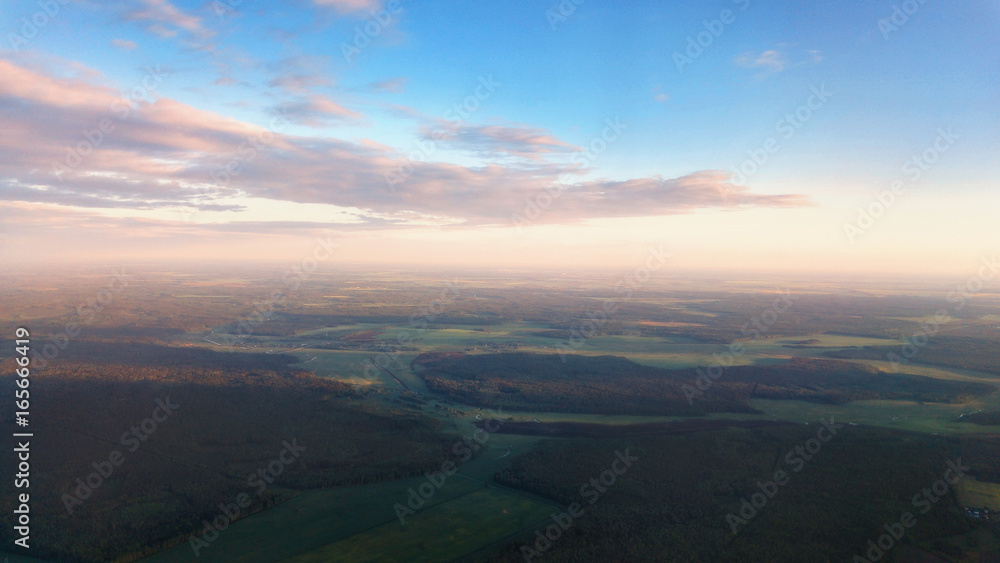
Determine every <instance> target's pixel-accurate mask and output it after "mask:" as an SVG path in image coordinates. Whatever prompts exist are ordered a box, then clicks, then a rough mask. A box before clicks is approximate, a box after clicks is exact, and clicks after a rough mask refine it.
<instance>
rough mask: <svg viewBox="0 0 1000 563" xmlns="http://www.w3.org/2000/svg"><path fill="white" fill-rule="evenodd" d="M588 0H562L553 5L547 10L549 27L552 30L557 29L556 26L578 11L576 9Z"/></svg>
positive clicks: (546, 17)
mask: <svg viewBox="0 0 1000 563" xmlns="http://www.w3.org/2000/svg"><path fill="white" fill-rule="evenodd" d="M586 1H587V0H561V1H560V2H559V3H557V4H556V5H554V6H552V7H551V8H549V9H548V10H545V19H546V20H547V21H548V22H549V27H551V28H552V31H555V30H556V26H557V25H558V24H561V23H563V22H565V21H566V20H568V19H569V17H570V16H572V15H573V14H575V13H576V9H577V8H579V7H580V6H582V5H583V3H584V2H586Z"/></svg>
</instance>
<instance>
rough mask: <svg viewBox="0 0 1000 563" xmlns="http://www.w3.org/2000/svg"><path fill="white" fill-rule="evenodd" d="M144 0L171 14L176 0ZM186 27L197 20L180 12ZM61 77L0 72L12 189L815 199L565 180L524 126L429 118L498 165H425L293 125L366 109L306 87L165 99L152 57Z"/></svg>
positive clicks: (352, 197) (474, 204) (521, 200)
mask: <svg viewBox="0 0 1000 563" xmlns="http://www.w3.org/2000/svg"><path fill="white" fill-rule="evenodd" d="M147 4H148V5H150V6H159V7H160V9H161V12H157V13H158V14H159V15H160V16H161V18H162V17H165V16H163V13H162V9H165V8H164V4H165V3H157V2H147ZM151 9H152V8H151ZM135 17H136V18H139V17H140V16H139V15H136V16H135ZM176 25H178V26H180V27H185V29H187V28H196V26H197V23H196V22H193V21H189V20H185V19H179V20H177V24H176ZM63 74H64V73H60V75H59V76H55V75H50V74H47V73H45V72H42V71H40V70H38V69H35V68H28V67H25V66H20V65H18V64H15V63H13V62H10V61H5V60H2V59H0V75H3V76H5V77H7V79H6V80H4V81H3V82H0V115H2V116H3V120H4V122H5V123H6V131H5V132H6V135H4V136H3V137H0V161H2V162H4V163H5V164H6V166H5V169H6V171H5V172H4V177H3V178H0V181H2V182H3V184H2V185H3V190H2V196H0V197H2V199H4V200H7V201H26V202H44V203H50V204H61V205H66V206H76V207H106V208H134V209H156V208H169V207H179V206H187V207H196V208H198V209H205V210H208V209H214V210H220V209H238V206H234V205H233V204H232V203H231V201H232V198H234V197H239V196H244V197H253V198H268V199H273V200H285V201H290V202H298V203H322V204H330V205H335V206H340V207H343V208H349V209H353V210H355V211H354V212H355V213H356V214H357V215H358V216H359V217H360V218H362V219H363V220H364V221H366V222H368V223H369V224H372V223H375V224H379V225H406V224H413V223H414V222H415V221H419V222H421V223H424V224H426V222H428V221H429V222H431V223H439V224H442V225H456V224H461V225H470V226H471V225H509V224H510V222H511V220H512V217H513V216H517V215H523V214H524V213H525V210H526V209H529V208H530V206H531V202H537V201H539V198H541V199H542V200H544V201H547V200H546V198H550V199H553V202H552V203H551V204H550V205H548V206H547V208H546V210H545V213H542V214H538V216H537V221H539V222H575V221H580V220H584V219H594V218H604V217H632V216H636V217H637V216H654V215H666V214H672V213H685V212H689V211H692V210H695V209H699V208H720V209H738V208H743V207H749V206H760V207H800V206H806V205H809V204H810V202H809V200H808V198H806V197H804V196H800V195H762V194H755V193H753V192H751V191H749V189H747V188H745V187H739V186H735V185H732V184H730V183H729V181H728V176H729V175H728V174H727V173H726V172H722V171H700V172H695V173H692V174H689V175H687V176H684V177H681V178H661V177H650V178H637V179H631V180H627V181H589V182H578V183H575V184H570V185H564V184H561V183H559V178H560V177H561V176H562V177H565V175H566V174H579V173H580V172H581V171H580V170H579V169H577V168H575V167H574V166H571V165H569V164H560V162H559V161H560V158H553V157H559V156H561V155H566V154H569V153H572V152H574V151H576V150H578V148H577V147H574V146H573V145H571V144H569V143H566V142H563V141H561V140H559V139H557V138H556V137H555V136H553V135H551V134H550V133H548V132H546V131H544V130H540V129H537V128H533V127H530V126H525V125H471V124H462V125H455V124H451V125H449V126H448V127H444V128H441V129H438V130H436V131H434V132H433V133H432V132H431V131H430V130H429V129H428V128H424V129H422V130H421V134H422V135H423V136H424V142H435V143H440V145H441V146H443V147H447V148H452V149H461V150H467V151H470V152H473V153H476V154H479V155H481V156H487V157H492V158H496V162H502V164H500V163H495V164H488V165H483V166H461V165H457V164H450V163H445V162H415V161H412V160H410V159H409V158H408V156H407V155H405V154H401V153H396V152H395V151H393V150H392V149H389V148H387V147H385V146H382V145H379V144H378V143H375V142H370V141H362V142H352V141H346V140H340V139H335V138H329V137H306V136H296V135H291V134H286V133H285V130H286V129H287V126H288V124H289V123H290V122H291V123H304V124H307V125H317V126H319V125H322V124H323V122H324V121H325V120H342V119H357V118H360V117H361V115H360V114H358V113H357V112H355V111H354V110H351V109H348V108H346V107H344V106H342V105H340V104H338V103H336V102H334V101H333V100H330V99H328V98H325V97H322V96H318V95H305V94H303V95H302V96H301V98H300V101H299V102H297V103H293V104H288V105H285V106H282V107H281V108H280V109H281V112H280V113H278V114H276V115H275V116H274V117H273V118H271V119H269V120H267V121H266V122H264V123H260V124H251V123H247V122H244V121H239V120H235V119H232V118H229V117H225V116H222V115H219V114H216V113H212V112H208V111H204V110H200V109H197V108H194V107H191V106H189V105H185V104H183V103H180V102H178V101H175V100H172V99H169V98H165V97H160V98H157V97H156V96H155V91H156V87H157V85H158V84H159V83H160V81H162V80H168V79H169V78H164V77H163V76H160V75H158V73H157V71H156V70H155V69H151V70H150V74H149V76H147V77H146V79H144V80H143V82H142V83H141V84H138V85H136V88H135V89H129V90H127V91H129V92H132V94H130V95H129V96H128V97H123V96H122V95H121V94H119V93H117V92H115V91H113V90H111V89H109V88H107V87H105V86H101V85H99V84H96V83H95V82H93V80H94V78H93V77H92V76H93V74H94V73H92V72H82V73H81V72H78V73H77V76H76V77H65V76H63ZM83 75H86V76H88V78H87V79H84V78H81V77H80V76H83ZM135 92H142V93H143V95H141V96H135V95H134V93H135ZM314 120H320V121H317V122H315V123H314V122H313V121H314ZM562 160H565V159H562ZM573 177H579V176H573ZM393 178H395V180H396V181H390V179H393ZM553 195H555V196H556V197H555V198H552V196H553Z"/></svg>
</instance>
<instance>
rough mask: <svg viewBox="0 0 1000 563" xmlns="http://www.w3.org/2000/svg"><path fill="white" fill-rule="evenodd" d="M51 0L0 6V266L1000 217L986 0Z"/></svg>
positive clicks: (857, 260) (711, 254)
mask: <svg viewBox="0 0 1000 563" xmlns="http://www.w3.org/2000/svg"><path fill="white" fill-rule="evenodd" d="M54 5H57V8H56V9H55V12H54V13H51V14H45V13H44V12H43V11H42V9H41V8H40V5H39V4H38V3H37V2H35V1H28V0H24V1H22V0H15V1H11V2H7V3H6V4H5V7H4V10H3V16H4V17H3V19H2V21H3V28H2V32H3V33H2V34H0V123H2V126H3V130H4V133H5V134H4V135H3V136H0V259H2V260H3V261H4V262H5V263H8V264H15V263H21V264H27V265H31V264H56V263H63V262H77V261H83V262H95V261H100V262H115V261H130V260H149V259H152V258H156V259H164V260H199V261H205V260H219V261H235V260H275V261H280V260H293V261H294V260H297V259H299V258H301V257H302V256H306V255H308V254H310V253H311V252H313V250H314V248H315V247H316V245H317V242H316V241H317V240H335V241H336V242H337V244H338V245H339V246H338V247H337V250H336V252H335V253H334V257H333V258H332V259H331V260H334V261H342V262H345V263H370V264H391V265H392V264H394V265H402V266H405V265H408V264H431V263H432V264H438V263H440V264H451V265H454V266H498V265H500V266H509V267H523V268H532V267H553V266H555V267H559V266H567V267H568V266H574V267H578V266H583V267H595V268H596V267H602V268H614V267H621V268H632V267H635V266H636V265H638V264H641V262H642V260H644V259H645V256H646V255H647V253H648V252H649V250H648V249H649V248H650V247H653V248H661V247H662V248H664V249H665V250H666V251H668V252H670V253H671V254H672V258H671V262H670V265H671V268H674V269H678V270H691V269H708V270H745V271H775V272H802V273H822V272H861V273H868V274H880V275H882V274H905V273H920V274H934V275H938V276H955V277H956V278H959V279H964V278H965V277H967V276H969V275H972V274H973V273H975V272H976V270H977V268H979V267H980V265H981V263H982V260H983V259H989V258H990V257H992V256H994V255H995V254H996V250H997V247H998V244H997V243H998V242H1000V241H998V234H997V233H998V231H997V229H996V210H997V209H1000V194H998V193H997V191H996V190H995V183H996V178H997V177H998V172H1000V159H998V158H997V157H996V155H997V150H998V148H1000V136H998V135H997V126H998V123H1000V120H998V118H1000V115H998V108H1000V103H998V102H1000V97H998V90H997V89H998V83H997V81H996V70H997V58H996V57H997V55H996V53H997V52H998V49H997V47H1000V40H998V37H1000V35H998V34H997V33H996V22H997V21H998V20H997V18H998V16H1000V3H998V2H996V1H995V0H993V1H985V0H977V1H970V2H965V3H961V4H942V3H935V2H923V3H921V2H917V1H916V0H910V1H908V2H901V3H899V2H897V3H893V2H889V1H884V0H880V1H876V2H870V3H868V2H860V1H855V0H851V1H847V2H839V3H833V4H822V5H811V4H810V5H796V6H793V7H789V6H787V5H781V6H778V5H774V4H769V3H758V2H754V1H752V0H721V1H717V2H713V3H707V4H706V3H688V4H685V5H681V6H674V5H662V4H661V3H657V2H650V1H635V2H627V3H625V4H624V5H620V4H613V3H608V2H596V1H593V0H591V1H589V2H582V3H580V4H579V5H575V4H574V3H572V2H564V3H563V5H562V6H560V3H558V2H553V3H552V4H551V5H549V4H538V3H534V2H518V3H514V4H510V3H503V4H493V3H473V2H456V1H444V2H435V3H432V4H427V3H424V4H421V3H411V2H408V1H403V0H400V1H398V2H396V1H394V2H388V3H383V2H379V1H375V0H301V1H298V2H290V3H282V4H280V5H271V4H264V3H259V2H253V1H250V0H244V1H242V2H237V1H235V0H220V1H218V2H201V1H197V2H195V1H180V0H173V1H171V0H142V1H138V2H111V3H92V2H87V1H84V0H65V2H64V3H62V2H56V3H54ZM901 6H902V7H901ZM904 8H905V10H904ZM38 14H42V15H41V16H39V15H38ZM861 210H863V211H861ZM862 214H864V216H862Z"/></svg>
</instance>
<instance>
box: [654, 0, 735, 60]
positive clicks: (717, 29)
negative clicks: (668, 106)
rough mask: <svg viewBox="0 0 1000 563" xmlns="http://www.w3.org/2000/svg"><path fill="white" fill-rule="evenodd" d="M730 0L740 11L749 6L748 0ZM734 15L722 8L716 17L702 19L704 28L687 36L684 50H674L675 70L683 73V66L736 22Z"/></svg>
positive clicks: (700, 53)
mask: <svg viewBox="0 0 1000 563" xmlns="http://www.w3.org/2000/svg"><path fill="white" fill-rule="evenodd" d="M732 1H733V4H736V6H737V7H738V8H739V10H740V11H741V12H743V11H746V9H747V8H749V7H750V0H732ZM736 15H737V14H736V13H735V12H733V11H732V10H730V9H728V8H723V9H722V11H721V12H719V17H718V18H716V19H713V20H703V21H702V22H701V25H702V27H704V28H705V29H704V30H702V31H700V32H698V33H696V34H695V35H688V36H687V45H686V46H685V49H684V52H683V53H682V52H680V51H674V55H673V58H674V65H675V66H676V67H677V71H678V72H681V73H683V72H684V67H685V66H687V65H690V64H692V63H694V60H695V59H697V58H698V57H700V56H701V55H702V54H703V53H704V52H705V50H706V49H708V48H709V47H711V46H712V45H713V44H714V43H715V40H716V39H718V38H719V37H721V36H722V34H723V32H725V31H726V28H727V27H728V26H730V25H733V24H734V23H736Z"/></svg>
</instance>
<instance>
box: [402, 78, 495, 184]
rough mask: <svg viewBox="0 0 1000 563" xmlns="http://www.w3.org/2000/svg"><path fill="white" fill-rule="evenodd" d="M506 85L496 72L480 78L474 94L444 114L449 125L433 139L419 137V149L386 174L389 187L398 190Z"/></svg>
mask: <svg viewBox="0 0 1000 563" xmlns="http://www.w3.org/2000/svg"><path fill="white" fill-rule="evenodd" d="M500 86H503V84H502V83H500V82H497V81H496V80H494V79H493V75H492V74H489V75H487V76H480V77H479V84H478V85H477V86H476V88H475V90H473V93H472V94H470V95H468V96H466V97H465V99H463V100H462V101H461V102H456V103H455V104H453V105H452V106H451V108H450V109H448V110H447V111H445V112H444V115H443V116H442V117H443V118H444V120H445V121H448V122H449V125H446V126H444V127H437V128H435V129H434V130H433V131H432V132H431V134H430V137H431V138H430V139H427V138H424V139H418V140H417V141H416V147H417V148H416V150H414V151H412V152H410V154H409V156H408V158H407V159H406V160H404V161H403V162H401V163H400V164H399V165H398V166H397V167H396V169H395V170H393V171H390V172H386V173H385V183H386V184H387V185H388V186H389V191H391V192H393V193H395V192H396V187H397V186H398V185H399V184H402V183H403V182H405V181H406V180H407V179H408V178H409V177H410V176H412V175H413V172H414V171H415V170H416V164H415V163H418V162H430V159H431V157H432V156H433V155H434V153H436V152H437V149H438V143H439V142H441V141H444V140H445V139H447V138H449V137H450V136H451V135H452V131H453V130H455V129H457V128H458V127H459V126H461V125H462V123H463V122H464V121H465V120H466V119H468V118H469V116H471V115H472V114H473V113H475V112H477V111H479V108H480V107H481V106H482V104H483V102H485V101H486V100H489V99H490V98H491V97H493V94H494V93H495V92H496V91H497V88H499V87H500Z"/></svg>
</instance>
